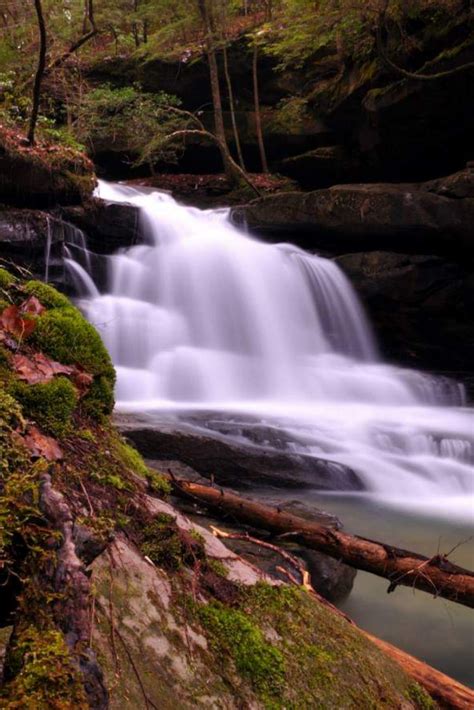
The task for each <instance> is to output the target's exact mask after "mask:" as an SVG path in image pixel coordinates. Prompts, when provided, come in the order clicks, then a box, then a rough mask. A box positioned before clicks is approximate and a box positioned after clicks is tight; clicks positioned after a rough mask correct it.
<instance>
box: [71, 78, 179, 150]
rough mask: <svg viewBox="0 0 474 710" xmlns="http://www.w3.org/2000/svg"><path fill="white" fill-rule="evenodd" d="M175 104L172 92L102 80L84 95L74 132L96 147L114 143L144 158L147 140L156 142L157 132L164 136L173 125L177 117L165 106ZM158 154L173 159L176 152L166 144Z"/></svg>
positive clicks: (176, 103) (148, 142) (83, 140)
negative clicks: (156, 91) (152, 91)
mask: <svg viewBox="0 0 474 710" xmlns="http://www.w3.org/2000/svg"><path fill="white" fill-rule="evenodd" d="M178 104H179V100H178V99H177V98H176V97H175V96H172V95H170V94H167V93H165V92H160V93H158V94H151V93H145V92H143V91H142V89H141V87H140V86H138V85H134V86H126V87H122V88H116V87H112V86H110V85H109V84H102V85H101V86H98V87H96V88H95V89H92V91H89V93H88V94H86V96H85V97H84V99H83V102H82V104H81V107H80V111H79V115H78V118H77V122H76V124H75V130H76V135H77V136H78V138H79V140H80V141H82V142H84V143H88V144H92V145H93V146H94V147H95V148H96V149H97V148H100V147H101V146H104V145H107V146H110V145H111V144H112V145H116V146H117V147H118V148H120V149H122V150H127V151H129V152H130V153H131V154H132V155H134V156H136V158H137V162H138V163H141V162H146V161H147V160H148V159H149V157H150V155H149V150H148V146H149V144H150V142H152V141H153V144H155V143H156V141H157V138H158V137H159V136H162V137H165V136H166V135H168V134H169V133H170V132H171V131H172V130H173V129H174V127H175V124H176V118H175V117H174V116H173V114H170V113H169V111H168V110H167V107H169V106H177V105H178ZM161 157H162V159H164V160H169V161H173V160H175V157H176V153H175V151H174V150H173V149H172V148H166V149H163V151H162V156H161Z"/></svg>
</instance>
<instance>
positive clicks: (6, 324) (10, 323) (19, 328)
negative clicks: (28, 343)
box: [0, 306, 36, 340]
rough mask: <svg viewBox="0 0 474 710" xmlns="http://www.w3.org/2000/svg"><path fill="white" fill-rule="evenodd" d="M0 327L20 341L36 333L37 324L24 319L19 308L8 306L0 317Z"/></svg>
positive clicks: (31, 320)
mask: <svg viewBox="0 0 474 710" xmlns="http://www.w3.org/2000/svg"><path fill="white" fill-rule="evenodd" d="M0 326H1V327H2V328H3V329H4V330H6V331H7V332H8V333H11V334H12V335H14V336H15V338H17V340H18V339H21V338H26V337H28V335H30V334H31V333H32V332H33V331H34V329H35V327H36V322H35V321H34V320H33V319H30V318H22V316H21V312H20V309H19V308H18V306H7V308H5V310H4V311H3V312H2V314H1V316H0Z"/></svg>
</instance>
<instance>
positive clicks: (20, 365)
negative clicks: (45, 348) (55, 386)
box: [12, 353, 76, 385]
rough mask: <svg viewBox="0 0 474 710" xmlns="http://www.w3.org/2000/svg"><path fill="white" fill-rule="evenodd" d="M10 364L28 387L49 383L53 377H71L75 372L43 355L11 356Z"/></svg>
mask: <svg viewBox="0 0 474 710" xmlns="http://www.w3.org/2000/svg"><path fill="white" fill-rule="evenodd" d="M12 364H13V368H14V369H15V371H16V372H17V373H18V376H19V378H20V380H25V382H28V384H30V385H36V384H42V383H45V382H49V381H50V380H52V379H53V377H54V376H55V375H72V374H74V372H75V371H76V368H74V367H71V366H68V365H61V363H60V362H55V361H54V360H50V359H49V358H47V357H46V355H43V353H35V354H34V355H32V356H31V357H27V356H26V355H19V354H16V355H13V358H12Z"/></svg>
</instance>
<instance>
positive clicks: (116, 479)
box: [91, 469, 132, 491]
mask: <svg viewBox="0 0 474 710" xmlns="http://www.w3.org/2000/svg"><path fill="white" fill-rule="evenodd" d="M91 478H92V479H93V480H94V481H97V483H101V484H102V485H103V486H112V488H116V489H117V490H118V491H129V490H131V489H132V486H131V484H130V482H129V481H127V480H126V479H124V478H122V476H120V474H118V473H113V472H111V471H107V469H105V470H104V469H100V470H99V471H92V473H91Z"/></svg>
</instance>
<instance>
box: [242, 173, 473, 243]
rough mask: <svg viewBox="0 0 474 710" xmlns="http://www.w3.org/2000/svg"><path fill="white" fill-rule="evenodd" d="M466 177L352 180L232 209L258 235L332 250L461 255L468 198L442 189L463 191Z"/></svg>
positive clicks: (467, 230) (468, 222)
mask: <svg viewBox="0 0 474 710" xmlns="http://www.w3.org/2000/svg"><path fill="white" fill-rule="evenodd" d="M471 181H472V172H471V170H470V169H469V168H466V170H465V171H463V172H462V173H459V174H457V175H454V176H449V177H448V178H445V179H444V180H438V181H436V184H435V185H434V186H433V183H419V184H398V185H396V184H389V183H380V184H354V185H337V186H335V187H331V188H329V189H327V190H315V191H313V192H309V193H298V192H287V193H280V194H277V195H269V196H267V197H263V198H260V199H258V200H255V201H253V202H251V203H250V204H248V205H246V206H243V207H238V208H235V209H234V210H232V217H233V220H234V222H236V223H237V224H243V223H245V224H246V225H247V226H248V228H249V229H251V230H255V231H257V232H259V233H260V234H277V235H278V236H280V238H281V233H284V234H291V235H292V237H293V239H295V240H296V241H297V242H298V243H300V244H302V245H303V246H305V247H306V248H310V249H311V248H313V249H316V248H320V247H323V248H326V249H329V250H331V251H332V252H333V253H338V252H339V253H340V252H341V251H347V249H350V250H351V251H365V250H369V249H377V250H380V249H383V250H395V251H403V252H410V253H435V254H454V255H456V256H461V255H463V254H466V253H470V254H473V253H474V238H473V232H472V224H473V221H474V199H473V198H472V197H470V196H468V197H462V198H461V197H454V196H448V195H453V194H454V193H453V191H454V192H456V191H458V192H459V194H460V193H468V194H469V195H470V194H471V193H470V190H471V188H470V187H469V186H470V184H471ZM433 190H436V192H434V191H433ZM443 191H445V192H443Z"/></svg>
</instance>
